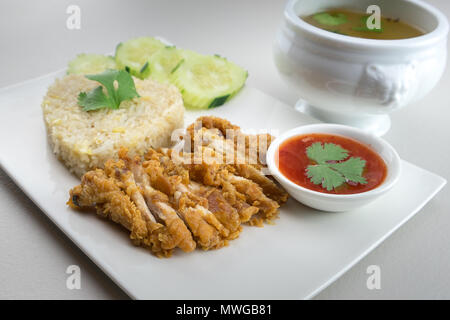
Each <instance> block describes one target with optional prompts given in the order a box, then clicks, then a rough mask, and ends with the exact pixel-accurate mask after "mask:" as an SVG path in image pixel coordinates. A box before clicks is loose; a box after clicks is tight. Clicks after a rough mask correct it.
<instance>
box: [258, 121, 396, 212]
mask: <svg viewBox="0 0 450 320" xmlns="http://www.w3.org/2000/svg"><path fill="white" fill-rule="evenodd" d="M308 133H325V134H332V135H339V136H344V137H347V138H351V139H354V140H357V141H359V142H361V143H363V144H365V145H367V146H369V147H370V148H371V149H372V150H374V151H375V152H377V154H378V155H379V156H380V157H381V158H382V159H383V160H384V162H385V163H386V166H387V176H386V178H385V179H384V181H383V182H382V183H381V185H379V186H378V187H376V188H375V189H372V190H369V191H366V192H361V193H355V194H342V195H341V194H329V193H322V192H318V191H313V190H310V189H307V188H304V187H302V186H299V185H298V184H296V183H294V182H292V181H291V180H289V179H288V178H287V177H286V176H284V175H283V174H282V173H281V172H280V170H279V168H278V150H279V148H280V145H281V144H282V143H283V142H285V141H286V140H288V139H290V138H293V137H296V136H299V135H303V134H308ZM266 161H267V166H268V168H269V170H270V172H271V174H272V175H273V177H274V178H275V179H276V180H277V181H278V182H279V183H280V184H281V185H282V186H283V187H284V188H285V189H286V190H287V191H288V192H289V194H290V195H291V196H292V197H293V198H295V199H296V200H298V201H299V202H301V203H303V204H304V205H307V206H309V207H311V208H314V209H318V210H322V211H330V212H341V211H348V210H353V209H356V208H358V207H361V206H364V205H366V204H368V203H370V202H371V201H373V200H375V199H376V198H378V197H379V196H381V195H382V194H385V193H386V192H387V191H389V190H390V189H391V188H392V187H393V186H394V185H395V183H396V182H397V181H398V179H399V177H400V172H401V161H400V157H399V156H398V154H397V152H396V151H395V150H394V148H393V147H392V146H391V145H390V144H389V143H387V142H386V141H385V140H383V139H381V138H379V137H377V136H375V135H373V134H370V133H367V132H366V131H363V130H361V129H357V128H354V127H350V126H345V125H338V124H312V125H306V126H301V127H298V128H295V129H292V130H289V131H287V132H285V133H283V134H282V135H280V136H279V137H277V138H276V139H275V140H274V141H273V142H272V143H271V144H270V147H269V150H268V151H267V159H266Z"/></svg>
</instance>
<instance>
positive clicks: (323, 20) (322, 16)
mask: <svg viewBox="0 0 450 320" xmlns="http://www.w3.org/2000/svg"><path fill="white" fill-rule="evenodd" d="M313 18H314V20H316V21H317V22H319V23H320V24H323V25H326V26H338V25H341V24H344V23H346V22H347V16H346V15H345V14H343V13H328V12H320V13H316V14H315V15H314V16H313Z"/></svg>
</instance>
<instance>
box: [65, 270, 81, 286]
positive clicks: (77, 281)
mask: <svg viewBox="0 0 450 320" xmlns="http://www.w3.org/2000/svg"><path fill="white" fill-rule="evenodd" d="M66 273H67V274H69V276H68V277H67V279H66V288H67V289H69V290H73V289H76V290H80V289H81V269H80V267H79V266H77V265H74V264H73V265H70V266H68V267H67V269H66Z"/></svg>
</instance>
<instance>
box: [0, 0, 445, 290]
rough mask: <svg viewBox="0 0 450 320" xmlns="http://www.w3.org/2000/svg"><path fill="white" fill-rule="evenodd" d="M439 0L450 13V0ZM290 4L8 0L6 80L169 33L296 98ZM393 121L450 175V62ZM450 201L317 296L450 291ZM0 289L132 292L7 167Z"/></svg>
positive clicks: (1, 75)
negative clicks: (374, 282) (75, 279)
mask: <svg viewBox="0 0 450 320" xmlns="http://www.w3.org/2000/svg"><path fill="white" fill-rule="evenodd" d="M428 2H430V3H431V4H433V5H435V6H436V7H438V8H439V9H441V10H442V11H443V12H444V13H445V14H446V16H447V17H449V16H450V1H448V0H429V1H428ZM71 4H76V5H79V6H80V8H81V30H68V29H67V28H66V19H67V17H68V15H67V14H66V9H67V7H68V6H69V5H71ZM283 7H284V1H282V0H251V1H250V0H231V1H230V0H228V1H218V0H202V1H200V0H190V1H186V0H178V1H168V0H164V1H162V0H161V1H106V0H105V1H100V0H97V1H92V0H91V1H77V0H72V1H66V0H63V1H62V0H52V1H49V0H46V1H24V0H20V1H17V0H15V1H12V0H11V1H6V0H2V1H1V3H0V45H1V49H0V66H1V68H0V87H3V86H7V85H10V84H14V83H17V82H20V81H24V80H27V79H30V78H33V77H37V76H40V75H42V74H46V73H49V72H51V71H54V70H57V69H60V68H63V67H65V66H66V64H67V62H68V60H70V59H71V58H73V57H74V56H75V55H76V54H77V53H81V52H93V53H110V52H113V51H114V48H115V45H116V44H117V43H118V42H120V41H124V40H126V39H129V38H131V37H136V36H142V35H149V36H153V35H160V36H163V37H165V38H166V39H169V40H171V41H172V42H174V43H175V44H177V45H178V46H179V47H184V48H189V49H193V50H196V51H199V52H202V53H209V54H214V53H218V54H221V55H223V56H225V57H227V58H229V59H231V60H232V61H235V62H236V63H238V64H240V65H242V66H244V67H245V68H246V69H248V71H249V74H250V77H249V79H248V82H247V84H248V85H249V86H253V87H256V88H258V89H261V90H263V91H265V92H267V93H269V94H271V95H273V96H274V97H276V98H278V99H280V100H282V101H284V102H286V103H288V104H291V105H292V104H294V103H295V101H296V98H297V97H296V95H295V93H293V92H291V91H289V90H288V89H287V88H286V87H285V85H284V84H283V83H282V82H281V81H280V78H279V76H278V74H277V71H276V69H275V66H274V64H273V60H272V43H273V39H274V36H275V33H276V31H277V28H278V25H279V23H280V21H281V18H282V11H283ZM430 72H433V71H432V70H430ZM0 116H1V110H0ZM392 120H393V123H392V129H391V130H390V132H389V133H388V134H387V135H386V136H385V138H386V139H387V140H388V141H389V142H390V143H391V144H393V146H394V147H395V148H396V149H397V150H398V152H399V154H400V156H401V157H402V158H404V159H406V160H408V161H410V162H412V163H414V164H416V165H419V166H421V167H423V168H426V169H428V170H431V171H433V172H435V173H437V174H439V175H441V176H443V177H445V178H446V179H448V180H450V143H449V140H450V72H449V71H448V68H447V70H446V72H445V74H444V76H443V79H442V80H441V82H440V83H439V85H438V86H437V87H436V88H435V89H434V90H433V91H432V93H431V94H429V95H428V96H427V97H426V98H425V99H423V100H422V101H420V102H419V103H416V104H414V105H411V106H408V107H407V108H405V109H404V110H401V111H398V112H396V113H395V114H393V115H392ZM17 125H18V126H20V125H21V124H20V123H18V124H17ZM23 130H27V128H23ZM7 138H8V137H0V139H7ZM26 144H27V141H23V145H21V146H17V147H18V148H19V147H21V148H24V147H25V148H26ZM1 152H8V150H1ZM30 161H33V159H30ZM36 170H39V168H36ZM42 183H46V182H45V181H42ZM449 208H450V188H449V187H448V186H447V187H445V188H444V189H443V190H442V191H441V192H440V193H439V194H438V195H437V197H436V198H434V199H433V200H432V201H431V202H430V203H429V204H428V205H427V206H426V207H425V208H424V209H423V210H422V211H421V212H419V213H418V214H417V215H416V216H415V217H414V218H413V219H412V220H410V221H409V222H408V223H406V225H404V226H403V227H402V228H401V229H400V230H398V231H396V232H395V233H394V234H393V235H392V236H391V237H390V238H389V239H387V240H386V241H385V242H384V243H383V244H382V245H380V246H379V247H378V248H377V249H375V250H374V251H373V252H372V253H370V254H369V255H368V256H367V257H366V258H364V259H363V260H362V261H361V262H359V263H358V264H357V265H355V266H354V267H353V268H352V269H351V270H350V271H348V272H347V273H346V274H345V275H344V276H342V277H341V278H340V279H339V280H337V281H336V282H335V283H334V284H332V285H331V286H330V287H328V288H327V289H325V290H324V291H323V292H322V293H321V294H319V295H318V296H317V298H318V299H352V298H353V299H364V298H367V299H383V298H384V299H392V298H394V299H395V298H406V299H408V298H410V299H411V298H413V299H417V298H425V299H436V298H437V299H442V298H446V299H450V273H449V272H450V233H449V232H448V230H450V215H449ZM72 264H75V265H79V266H80V268H81V272H82V284H81V285H82V288H81V290H68V289H66V278H67V275H66V274H65V270H66V268H67V267H68V266H69V265H72ZM372 264H375V265H379V266H380V267H381V290H372V291H371V290H368V289H367V288H366V280H367V276H368V275H367V274H366V269H367V267H368V266H370V265H372ZM299 276H301V275H299ZM0 298H3V299H16V298H26V299H28V298H29V299H37V298H42V299H116V298H127V296H126V295H125V294H124V293H123V292H122V291H121V290H120V289H119V288H118V287H117V286H116V285H115V284H114V283H113V282H112V281H111V280H110V279H109V278H107V277H106V276H105V275H104V274H103V273H102V272H101V271H100V270H99V269H98V268H97V267H96V266H95V265H94V264H93V263H92V262H91V261H90V260H89V259H88V258H87V257H86V256H85V255H84V254H83V253H82V252H81V251H80V250H79V249H78V248H76V247H75V246H74V245H73V244H72V243H71V242H70V241H69V240H68V239H67V238H66V237H65V236H64V235H63V233H62V232H61V231H59V230H58V229H57V228H56V227H55V226H54V225H53V224H52V223H51V222H50V221H49V220H48V219H47V218H46V217H45V216H44V215H43V214H42V212H40V210H39V209H38V208H37V207H36V206H35V205H34V204H33V203H32V202H31V201H30V200H28V198H27V197H26V196H25V195H24V194H23V193H22V192H21V191H20V190H19V189H18V188H17V187H16V186H15V185H14V183H13V182H12V181H11V179H9V178H8V177H7V176H6V175H5V173H4V172H3V171H1V170H0Z"/></svg>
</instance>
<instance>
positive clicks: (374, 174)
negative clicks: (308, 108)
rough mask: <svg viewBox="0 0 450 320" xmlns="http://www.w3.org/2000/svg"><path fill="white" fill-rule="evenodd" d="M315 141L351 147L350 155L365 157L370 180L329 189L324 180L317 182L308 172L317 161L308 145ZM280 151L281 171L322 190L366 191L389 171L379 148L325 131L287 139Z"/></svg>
mask: <svg viewBox="0 0 450 320" xmlns="http://www.w3.org/2000/svg"><path fill="white" fill-rule="evenodd" d="M315 142H321V143H322V144H325V143H334V144H336V145H339V146H341V147H342V148H344V149H346V150H347V151H348V158H350V157H359V158H361V159H362V160H365V161H366V165H365V167H364V170H363V172H362V176H363V177H364V178H366V180H367V183H366V184H360V183H353V182H345V183H343V184H342V185H340V186H339V187H337V188H335V189H333V190H331V191H328V190H327V189H326V188H323V187H322V186H321V185H320V184H318V185H316V184H314V183H313V182H311V181H310V179H309V178H308V176H307V173H306V169H307V167H308V165H314V164H316V163H315V162H314V161H312V160H310V159H309V158H308V156H307V153H306V148H308V147H309V146H310V145H312V144H313V143H315ZM278 152H279V159H278V168H279V169H280V171H281V173H282V174H283V175H284V176H285V177H287V178H288V179H289V180H291V181H292V182H294V183H295V184H298V185H300V186H302V187H304V188H308V189H311V190H314V191H318V192H323V193H331V194H353V193H361V192H366V191H369V190H372V189H375V188H376V187H378V186H379V185H380V184H381V183H382V182H383V181H384V179H385V178H386V175H387V167H386V164H385V162H384V160H383V159H382V158H381V157H380V156H379V155H378V154H377V153H376V152H375V151H373V150H372V149H371V148H370V147H368V146H366V145H364V144H362V143H361V142H358V141H356V140H353V139H350V138H346V137H343V136H338V135H331V134H322V133H312V134H304V135H299V136H296V137H292V138H290V139H288V140H287V141H285V142H283V143H282V144H281V145H280V147H279V149H278ZM348 158H347V159H348ZM345 160H346V159H344V160H342V161H345Z"/></svg>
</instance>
